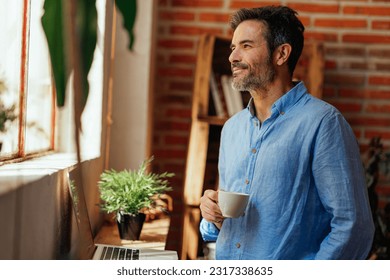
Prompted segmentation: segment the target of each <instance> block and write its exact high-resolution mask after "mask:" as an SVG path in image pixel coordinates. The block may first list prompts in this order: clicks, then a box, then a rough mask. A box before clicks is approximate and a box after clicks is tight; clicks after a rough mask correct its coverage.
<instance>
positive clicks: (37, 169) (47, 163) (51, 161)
mask: <svg viewBox="0 0 390 280" xmlns="http://www.w3.org/2000/svg"><path fill="white" fill-rule="evenodd" d="M76 163H77V158H76V155H75V154H73V153H71V154H70V153H67V154H50V155H47V156H43V157H39V158H34V159H31V160H27V161H23V162H19V163H12V164H5V165H3V166H0V196H1V195H4V194H6V193H8V192H10V191H13V190H15V189H17V188H18V187H20V186H23V185H26V184H28V183H32V182H34V181H37V180H39V179H41V178H43V177H45V176H49V175H52V174H54V173H56V172H58V171H61V170H64V169H67V168H70V167H73V166H74V165H75V164H76Z"/></svg>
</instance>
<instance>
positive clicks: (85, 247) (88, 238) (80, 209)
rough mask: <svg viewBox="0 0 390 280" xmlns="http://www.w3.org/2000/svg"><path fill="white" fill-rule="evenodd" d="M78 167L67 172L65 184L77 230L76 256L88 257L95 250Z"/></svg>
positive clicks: (80, 257)
mask: <svg viewBox="0 0 390 280" xmlns="http://www.w3.org/2000/svg"><path fill="white" fill-rule="evenodd" d="M79 169H80V168H74V169H72V170H70V171H69V172H68V174H67V175H68V176H67V181H68V182H67V184H68V188H69V192H70V196H71V199H72V205H73V210H74V217H75V220H76V224H77V227H78V232H79V236H78V240H77V242H78V244H76V248H78V250H77V252H76V254H77V258H78V259H90V258H91V257H92V255H93V253H94V251H95V244H94V240H93V234H92V228H91V223H90V219H89V215H88V210H87V203H86V201H85V195H84V190H83V184H82V183H81V182H82V178H81V173H80V172H79Z"/></svg>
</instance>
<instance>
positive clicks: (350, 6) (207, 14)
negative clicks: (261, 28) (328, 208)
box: [153, 0, 390, 249]
mask: <svg viewBox="0 0 390 280" xmlns="http://www.w3.org/2000/svg"><path fill="white" fill-rule="evenodd" d="M270 4H284V5H288V6H290V7H292V8H294V9H295V10H296V11H298V13H299V16H300V18H301V20H302V21H303V23H304V24H305V26H306V32H305V34H306V35H305V37H306V38H307V39H317V40H319V41H323V42H324V44H325V58H326V69H325V89H324V94H323V99H325V100H326V101H328V102H330V103H331V104H333V105H335V106H336V107H337V108H339V110H340V111H341V112H342V113H343V115H344V116H345V117H346V118H347V120H348V121H349V122H350V124H351V125H352V127H353V129H354V131H355V133H356V136H357V137H358V140H359V142H360V144H361V146H362V150H363V151H364V150H365V149H366V147H367V144H368V143H369V139H370V138H371V137H373V136H381V137H382V139H383V142H384V144H385V146H387V147H389V146H390V32H389V30H390V16H389V15H390V1H388V0H387V1H386V0H383V1H379V0H356V1H353V0H350V1H347V0H345V1H343V0H338V1H337V0H323V1H315V2H314V1H299V0H296V1H259V0H256V1H250V0H247V1H244V0H159V5H158V35H157V48H156V50H157V56H156V57H157V58H156V60H157V61H156V66H157V68H156V78H155V84H156V88H155V110H154V118H155V121H154V125H155V126H154V128H155V130H154V141H153V154H154V155H155V157H156V159H155V162H154V164H155V165H154V169H155V170H156V171H164V170H169V171H172V172H175V173H176V177H175V179H174V181H173V185H174V189H175V191H174V192H172V195H173V197H174V199H175V213H174V214H173V217H172V226H173V227H172V229H171V231H170V238H169V240H170V241H169V243H168V247H170V248H175V249H178V248H179V245H180V236H181V235H180V225H181V219H182V215H181V206H182V205H181V197H182V188H183V175H184V170H185V159H186V152H187V143H188V137H189V131H190V123H191V96H192V87H193V78H194V70H195V59H196V49H197V41H198V38H199V35H200V34H202V33H204V32H210V33H214V34H223V35H228V34H230V29H229V26H228V24H227V21H228V19H229V15H230V14H231V13H232V12H233V11H234V10H236V9H237V8H241V7H257V6H261V5H270ZM388 190H390V188H386V187H381V188H380V189H379V192H380V193H381V195H386V194H387V195H390V192H389V191H388ZM385 199H386V197H382V205H383V203H384V201H385Z"/></svg>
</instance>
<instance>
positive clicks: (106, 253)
mask: <svg viewBox="0 0 390 280" xmlns="http://www.w3.org/2000/svg"><path fill="white" fill-rule="evenodd" d="M100 259H101V260H139V250H138V249H130V248H119V247H108V246H104V247H103V253H102V255H101V257H100Z"/></svg>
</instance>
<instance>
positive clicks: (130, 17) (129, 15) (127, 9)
mask: <svg viewBox="0 0 390 280" xmlns="http://www.w3.org/2000/svg"><path fill="white" fill-rule="evenodd" d="M115 3H116V7H117V8H118V10H119V11H120V12H121V14H122V16H123V26H124V28H125V29H126V31H127V33H128V34H129V46H128V48H129V49H130V50H132V49H133V44H134V32H133V28H134V23H135V16H136V13H137V1H136V0H116V2H115Z"/></svg>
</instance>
